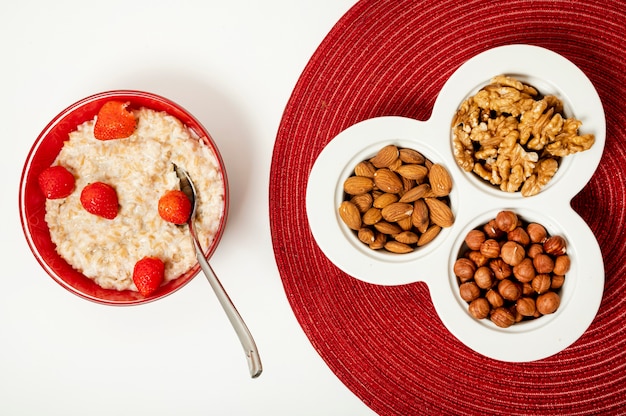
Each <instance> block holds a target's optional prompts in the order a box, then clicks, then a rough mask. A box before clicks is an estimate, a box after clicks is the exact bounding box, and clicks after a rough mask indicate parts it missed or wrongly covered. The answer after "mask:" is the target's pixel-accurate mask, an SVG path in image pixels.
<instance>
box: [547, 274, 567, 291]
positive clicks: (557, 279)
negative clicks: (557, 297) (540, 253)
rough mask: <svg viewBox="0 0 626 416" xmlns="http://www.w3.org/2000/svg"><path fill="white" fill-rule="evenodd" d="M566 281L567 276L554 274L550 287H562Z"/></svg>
mask: <svg viewBox="0 0 626 416" xmlns="http://www.w3.org/2000/svg"><path fill="white" fill-rule="evenodd" d="M564 282H565V276H561V275H554V276H552V282H551V284H550V289H554V290H556V289H560V288H561V286H563V283H564Z"/></svg>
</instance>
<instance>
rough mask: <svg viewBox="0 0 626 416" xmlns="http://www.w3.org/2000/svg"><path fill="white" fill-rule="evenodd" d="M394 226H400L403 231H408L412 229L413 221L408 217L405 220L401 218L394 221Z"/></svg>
mask: <svg viewBox="0 0 626 416" xmlns="http://www.w3.org/2000/svg"><path fill="white" fill-rule="evenodd" d="M396 224H398V225H399V226H400V228H402V229H403V230H404V231H409V230H410V229H411V228H413V220H411V216H410V215H409V216H408V217H406V218H402V219H401V220H398V221H396Z"/></svg>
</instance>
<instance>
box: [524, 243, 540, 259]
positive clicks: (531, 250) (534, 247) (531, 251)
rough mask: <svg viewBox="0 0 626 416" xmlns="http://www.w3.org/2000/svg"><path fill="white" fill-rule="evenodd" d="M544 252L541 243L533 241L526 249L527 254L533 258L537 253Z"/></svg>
mask: <svg viewBox="0 0 626 416" xmlns="http://www.w3.org/2000/svg"><path fill="white" fill-rule="evenodd" d="M541 253H543V246H542V245H541V244H539V243H533V244H531V245H530V247H528V249H527V250H526V255H527V256H528V257H530V258H531V259H534V258H535V256H536V255H537V254H541Z"/></svg>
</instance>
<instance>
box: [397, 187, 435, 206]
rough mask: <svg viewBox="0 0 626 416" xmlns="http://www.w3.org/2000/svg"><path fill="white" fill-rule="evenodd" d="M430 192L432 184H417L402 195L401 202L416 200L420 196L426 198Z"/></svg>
mask: <svg viewBox="0 0 626 416" xmlns="http://www.w3.org/2000/svg"><path fill="white" fill-rule="evenodd" d="M429 193H430V185H429V184H427V183H423V184H421V185H417V186H416V187H415V188H411V189H409V190H408V191H406V192H405V193H404V195H402V197H401V198H400V202H415V201H417V200H418V199H420V198H424V197H425V196H426V195H428V194H429Z"/></svg>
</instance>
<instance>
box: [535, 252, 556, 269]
mask: <svg viewBox="0 0 626 416" xmlns="http://www.w3.org/2000/svg"><path fill="white" fill-rule="evenodd" d="M532 262H533V265H534V266H535V270H537V273H539V274H548V273H552V270H553V269H554V260H552V257H550V256H548V255H547V254H537V255H536V256H535V258H534V259H533V260H532Z"/></svg>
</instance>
